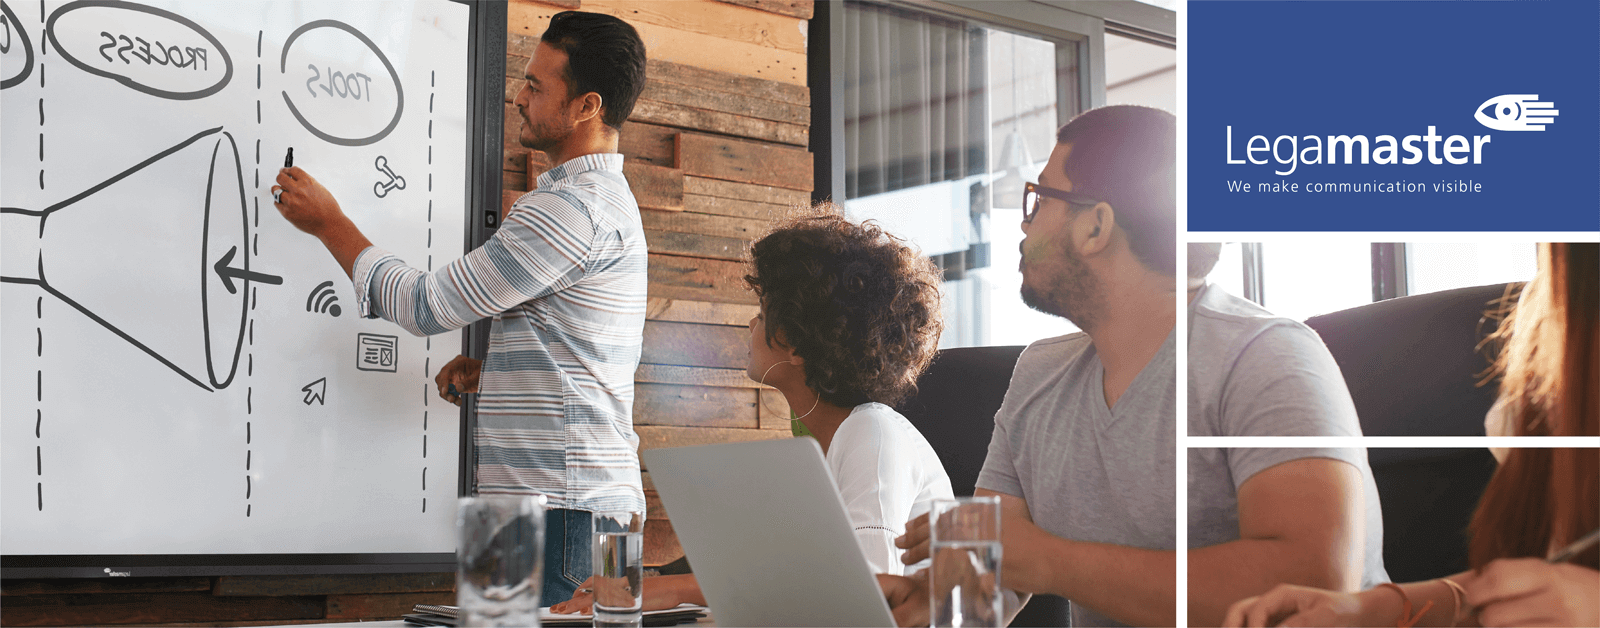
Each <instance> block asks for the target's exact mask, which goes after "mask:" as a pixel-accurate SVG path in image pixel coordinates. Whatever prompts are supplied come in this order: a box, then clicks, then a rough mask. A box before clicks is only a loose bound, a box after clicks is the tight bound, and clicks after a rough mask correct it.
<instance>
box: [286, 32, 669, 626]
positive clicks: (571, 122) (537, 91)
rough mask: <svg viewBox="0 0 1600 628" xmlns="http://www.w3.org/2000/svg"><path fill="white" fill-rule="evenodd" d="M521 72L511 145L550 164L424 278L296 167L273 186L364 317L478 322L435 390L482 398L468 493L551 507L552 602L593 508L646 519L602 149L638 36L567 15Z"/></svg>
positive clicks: (634, 296)
mask: <svg viewBox="0 0 1600 628" xmlns="http://www.w3.org/2000/svg"><path fill="white" fill-rule="evenodd" d="M525 73H526V79H527V84H526V85H525V86H524V87H523V88H522V90H521V91H520V92H518V94H517V97H516V101H515V104H516V107H517V111H518V112H519V113H520V114H521V116H522V130H521V132H520V134H519V135H518V141H519V142H520V143H521V144H522V145H523V146H526V147H528V148H532V149H534V150H539V151H543V152H544V153H546V154H547V155H549V157H550V160H551V162H552V163H555V164H558V165H556V166H555V167H554V168H551V169H550V170H549V171H547V172H545V173H544V174H542V175H540V176H539V179H538V186H537V188H536V189H534V190H533V191H532V192H529V193H528V194H526V195H524V196H523V197H522V198H520V199H518V200H517V202H516V203H515V204H513V205H512V206H511V208H510V210H508V212H507V213H506V215H505V218H504V220H503V221H502V223H501V227H500V229H499V230H498V231H496V232H495V234H494V235H493V236H491V237H490V238H489V240H488V241H487V242H486V243H484V245H483V246H482V247H480V248H478V249H475V250H473V251H471V252H470V253H468V254H467V255H466V256H465V257H463V258H461V259H459V260H456V261H454V262H452V263H450V264H448V265H446V266H445V267H444V268H442V269H440V270H438V271H436V272H433V273H427V272H423V271H421V270H418V269H415V268H412V267H409V266H407V265H406V264H405V263H404V262H402V261H401V260H400V259H399V258H397V257H395V256H394V255H391V254H389V253H387V252H385V251H384V250H382V249H379V248H377V247H375V246H373V245H372V243H371V242H370V241H368V240H367V238H366V236H364V235H362V233H361V231H360V230H359V229H358V228H356V226H355V224H354V223H353V222H351V221H350V219H349V218H348V217H346V216H345V215H344V213H343V212H342V211H341V210H340V209H339V204H338V203H337V202H336V201H335V200H334V199H333V196H332V195H331V194H329V192H328V191H327V189H325V188H323V187H322V185H321V184H319V183H317V182H316V180H315V179H313V178H312V177H311V176H310V175H309V174H307V173H306V172H305V171H303V170H301V169H299V168H285V169H283V170H281V171H280V172H279V174H278V178H277V182H278V186H274V189H273V191H274V192H278V191H279V189H280V188H281V194H280V196H279V201H278V203H277V207H278V211H279V212H280V213H282V214H283V217H284V218H286V219H288V221H289V222H290V223H292V224H293V225H294V226H295V227H296V228H298V229H300V230H301V231H305V232H306V233H309V234H311V235H314V236H317V238H318V239H320V240H322V243H323V244H324V245H326V246H327V247H328V251H329V252H330V253H332V254H333V257H334V259H336V260H337V261H338V262H339V265H340V266H342V267H343V268H344V270H345V272H346V273H347V274H349V275H350V277H351V280H352V281H353V282H354V286H355V293H356V295H357V299H356V300H357V302H358V308H359V311H360V313H361V315H362V316H365V317H368V318H377V317H381V318H384V319H386V320H389V321H393V322H395V323H397V324H399V325H400V326H401V327H404V328H406V330H408V331H410V332H411V333H413V334H417V335H426V334H437V333H443V332H447V331H450V330H454V329H460V328H461V327H464V326H466V325H467V324H469V323H472V322H473V321H476V320H479V319H482V318H486V317H488V318H492V319H493V322H492V324H491V326H490V332H489V351H488V355H487V356H486V360H484V361H481V362H480V361H478V360H474V359H471V358H468V357H466V356H458V357H456V358H455V359H454V360H452V361H451V362H450V363H449V364H448V365H446V366H445V367H444V368H443V369H441V370H440V372H439V374H438V376H437V377H436V378H435V382H436V383H437V385H438V387H439V395H440V396H441V397H444V398H445V399H446V400H448V401H450V402H452V403H457V404H459V403H460V393H477V394H478V395H479V397H478V428H477V431H476V433H474V434H473V440H474V444H475V445H476V450H477V460H476V466H475V474H476V475H475V478H474V483H475V485H476V487H477V492H479V493H483V494H488V493H501V494H540V495H544V496H545V497H546V498H547V499H548V500H549V502H548V506H549V510H548V511H547V512H546V531H545V554H544V556H545V559H544V564H545V576H544V590H543V592H542V598H541V599H544V600H565V599H567V598H570V597H572V593H573V591H574V590H575V589H576V588H577V585H578V584H579V583H580V582H582V581H583V580H584V579H585V578H588V577H589V575H590V574H589V570H590V566H589V554H590V548H589V534H590V532H589V525H590V524H589V520H590V516H591V513H594V512H598V511H606V510H628V511H634V512H644V510H645V503H644V491H643V489H642V488H641V486H640V475H639V459H638V454H637V450H638V444H639V439H638V436H637V435H635V433H634V431H633V420H632V407H633V374H634V371H635V370H636V369H637V368H638V365H639V351H640V345H641V343H642V339H643V331H644V315H645V293H646V285H647V278H646V262H647V257H646V249H645V239H644V230H643V227H642V226H641V224H640V218H639V207H638V203H637V202H635V200H634V197H633V193H632V192H631V191H630V190H629V188H628V182H627V181H626V180H625V179H623V176H622V155H620V154H618V153H617V141H618V136H619V130H620V129H621V127H622V123H623V121H625V120H627V118H628V114H629V113H630V112H631V111H632V110H633V105H634V101H635V100H636V99H637V98H638V96H639V93H640V92H641V91H643V89H644V82H645V50H644V43H643V42H642V41H641V40H640V39H639V35H638V33H637V32H636V31H635V30H634V29H633V27H631V26H629V25H628V24H627V23H625V22H623V21H622V20H619V19H617V18H615V17H612V16H609V15H602V14H596V13H583V12H577V11H565V12H562V13H558V14H556V15H555V16H553V17H552V18H551V19H550V26H549V28H548V30H546V31H545V32H544V35H543V36H542V38H541V41H540V43H539V45H538V47H537V49H536V50H535V51H534V54H533V57H532V58H531V59H529V60H528V65H527V68H526V70H525ZM451 386H454V389H455V391H459V392H458V393H457V394H452V391H451V390H450V387H451Z"/></svg>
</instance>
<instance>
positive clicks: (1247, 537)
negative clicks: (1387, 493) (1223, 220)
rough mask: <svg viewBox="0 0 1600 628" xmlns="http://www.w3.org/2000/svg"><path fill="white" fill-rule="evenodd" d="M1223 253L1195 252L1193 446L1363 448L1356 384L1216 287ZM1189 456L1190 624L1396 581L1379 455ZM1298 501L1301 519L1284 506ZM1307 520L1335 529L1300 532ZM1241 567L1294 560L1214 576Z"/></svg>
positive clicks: (1290, 325)
mask: <svg viewBox="0 0 1600 628" xmlns="http://www.w3.org/2000/svg"><path fill="white" fill-rule="evenodd" d="M1219 252H1220V245H1216V244H1200V243H1195V244H1190V245H1189V263H1188V275H1189V291H1188V292H1189V294H1188V297H1189V307H1188V319H1189V320H1188V326H1189V413H1188V414H1189V417H1188V423H1189V435H1190V436H1360V435H1361V424H1360V423H1359V422H1358V421H1357V420H1356V409H1355V404H1354V403H1353V402H1352V401H1351V400H1350V392H1349V390H1348V389H1347V388H1346V387H1345V383H1344V376H1343V375H1342V374H1341V373H1340V372H1339V365H1338V364H1336V363H1335V362H1334V361H1333V356H1332V355H1331V354H1329V353H1328V348H1327V347H1326V346H1324V345H1323V344H1322V339H1321V338H1320V337H1318V336H1317V333H1316V332H1315V331H1312V330H1311V328H1310V327H1307V326H1305V325H1304V324H1301V323H1300V322H1298V321H1294V320H1291V319H1287V318H1283V317H1279V316H1274V315H1273V314H1271V313H1270V312H1268V311H1266V310H1265V309H1262V308H1261V306H1259V305H1256V304H1255V303H1252V302H1250V301H1247V300H1244V299H1241V298H1239V297H1235V296H1233V295H1230V294H1228V293H1226V292H1224V291H1223V290H1222V289H1221V288H1220V287H1218V286H1216V285H1214V284H1208V283H1206V281H1205V277H1206V275H1208V274H1209V273H1210V271H1211V268H1212V267H1213V266H1214V265H1215V264H1216V261H1217V256H1218V253H1219ZM1188 454H1189V622H1190V623H1191V624H1196V625H1208V626H1210V625H1217V624H1219V623H1220V622H1221V621H1222V619H1223V615H1224V614H1225V613H1226V612H1227V610H1228V604H1229V602H1227V598H1230V597H1239V598H1241V599H1242V598H1244V597H1249V596H1251V595H1259V594H1261V593H1262V592H1264V591H1266V590H1267V589H1269V588H1271V587H1272V586H1273V585H1274V584H1277V583H1279V582H1287V583H1291V584H1304V583H1306V582H1323V583H1327V584H1326V585H1315V586H1319V587H1322V588H1329V589H1336V590H1345V591H1355V590H1363V589H1369V588H1372V587H1374V586H1377V585H1378V584H1380V583H1383V582H1388V581H1389V577H1388V574H1387V573H1385V571H1384V568H1383V513H1382V510H1381V509H1380V507H1379V505H1378V491H1377V486H1376V485H1375V484H1374V483H1373V479H1372V470H1371V468H1369V467H1368V466H1367V453H1366V450H1364V449H1328V448H1312V447H1306V448H1294V449H1284V448H1268V447H1260V448H1255V447H1252V448H1233V449H1218V448H1205V449H1200V448H1191V449H1189V452H1188ZM1286 500H1292V502H1290V503H1292V507H1288V508H1285V507H1283V504H1284V503H1286ZM1307 520H1310V521H1321V522H1330V523H1334V524H1335V525H1315V526H1306V525H1302V524H1301V523H1300V522H1303V521H1307ZM1319 548H1322V549H1319ZM1328 550H1332V551H1328ZM1240 555H1244V556H1253V557H1255V560H1260V561H1271V559H1272V557H1274V556H1277V557H1282V558H1289V559H1291V560H1287V561H1282V560H1278V561H1271V567H1270V568H1266V569H1258V570H1255V571H1253V572H1249V573H1241V574H1237V575H1236V576H1234V577H1230V578H1214V577H1210V576H1211V575H1212V574H1213V573H1215V572H1214V571H1211V568H1212V567H1213V565H1215V564H1216V563H1217V562H1219V561H1231V560H1238V559H1239V558H1238V557H1239V556H1240Z"/></svg>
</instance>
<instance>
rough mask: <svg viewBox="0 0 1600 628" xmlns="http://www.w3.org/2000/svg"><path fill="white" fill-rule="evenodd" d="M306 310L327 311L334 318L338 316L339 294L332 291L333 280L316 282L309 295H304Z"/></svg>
mask: <svg viewBox="0 0 1600 628" xmlns="http://www.w3.org/2000/svg"><path fill="white" fill-rule="evenodd" d="M306 311H307V312H318V313H322V312H327V313H328V314H331V315H333V316H334V317H335V318H337V317H338V316H339V295H336V294H334V293H333V282H332V281H324V282H322V283H319V284H317V288H316V289H315V290H312V291H311V296H308V297H306Z"/></svg>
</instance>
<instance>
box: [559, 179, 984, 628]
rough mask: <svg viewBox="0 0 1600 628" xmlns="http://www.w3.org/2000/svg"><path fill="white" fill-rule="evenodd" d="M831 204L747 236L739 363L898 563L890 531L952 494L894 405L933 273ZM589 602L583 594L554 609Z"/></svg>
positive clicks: (933, 345)
mask: <svg viewBox="0 0 1600 628" xmlns="http://www.w3.org/2000/svg"><path fill="white" fill-rule="evenodd" d="M840 213H841V212H840V211H839V208H838V207H837V206H836V205H833V204H832V203H821V204H818V205H817V206H816V207H814V208H812V209H811V210H810V211H806V212H803V213H801V214H800V215H798V216H795V217H793V218H791V219H790V220H788V221H786V222H784V223H783V224H781V225H779V226H778V227H777V228H775V229H773V230H772V231H771V232H770V233H768V234H767V235H766V236H765V237H763V238H761V239H760V240H759V241H757V242H756V243H755V244H754V245H752V246H751V249H750V274H749V275H746V276H745V282H746V283H748V284H749V285H750V288H751V289H752V290H754V291H755V293H756V295H757V296H759V297H760V298H761V313H760V314H758V315H756V317H755V318H753V319H751V320H750V362H749V364H748V366H747V367H746V370H745V372H746V373H747V374H748V375H749V376H750V379H753V380H756V381H758V382H761V383H764V384H766V385H768V386H772V387H774V388H776V389H778V391H779V392H781V393H782V394H783V396H784V398H785V399H786V400H788V402H789V408H790V409H791V411H792V413H793V416H795V419H794V420H798V421H799V422H801V423H802V424H804V425H805V427H806V429H807V430H809V431H810V432H811V434H812V436H814V437H815V438H816V439H817V443H818V444H819V445H821V446H822V451H823V453H824V454H825V455H826V457H827V461H828V468H829V470H830V471H832V472H833V477H834V481H835V482H836V483H837V484H838V486H837V488H838V489H839V494H840V496H841V497H843V498H844V503H845V509H846V511H847V512H848V513H849V515H850V521H851V523H852V524H853V525H854V526H855V530H856V540H857V542H858V543H860V545H861V549H862V551H863V552H865V553H866V556H867V562H868V563H869V564H871V566H872V568H873V570H874V571H876V572H878V573H888V574H894V575H899V574H901V573H902V572H903V570H904V569H905V565H903V564H902V563H901V562H900V553H901V551H902V550H900V549H899V548H896V547H895V546H894V538H895V537H896V536H899V535H900V534H901V533H902V532H904V526H905V522H906V521H910V520H911V519H913V518H915V517H917V516H918V515H921V514H923V513H925V512H927V511H928V509H929V506H930V505H931V504H932V501H933V500H935V499H950V498H951V497H952V492H951V489H950V478H949V476H947V475H945V472H944V466H943V465H942V464H941V463H940V462H939V457H938V455H936V454H935V453H934V452H933V448H932V447H931V446H930V445H928V441H927V440H925V439H924V438H923V437H922V434H921V433H920V432H918V431H917V428H916V427H914V426H912V425H911V423H910V422H909V421H907V420H906V418H905V417H903V416H900V414H899V413H897V412H895V411H894V409H893V408H891V407H890V406H892V405H893V404H895V403H898V402H899V401H901V400H903V399H905V398H906V397H907V396H908V395H909V394H911V393H912V392H913V391H915V390H916V382H917V377H918V376H920V375H921V374H922V371H923V370H924V369H926V368H927V366H928V363H929V362H931V361H932V360H933V356H934V352H935V351H936V350H937V348H938V344H939V332H940V331H941V330H942V328H943V323H942V322H941V320H940V305H939V283H940V278H939V275H938V274H937V272H936V271H935V269H934V266H933V264H932V263H931V262H929V261H928V260H927V259H926V258H923V257H921V256H920V255H918V254H917V252H916V251H914V250H912V249H910V248H909V247H907V246H906V245H905V244H904V243H903V242H902V241H901V240H899V239H898V238H896V237H894V236H892V235H889V234H887V233H884V231H883V230H882V229H880V228H878V227H877V226H876V225H874V224H870V223H868V224H856V223H852V222H850V221H849V220H846V219H845V218H844V217H842V216H841V215H840ZM580 591H581V589H580ZM644 597H645V599H644V608H645V609H647V610H651V609H659V608H671V607H673V606H676V605H678V604H679V603H682V602H689V603H693V604H704V603H705V600H704V598H703V597H702V596H701V594H700V589H699V586H698V584H697V583H696V582H695V580H694V576H693V575H677V576H660V577H656V578H650V579H649V580H647V581H646V582H645V586H644ZM589 604H590V599H589V596H588V595H587V594H585V593H581V592H580V593H578V594H577V595H575V596H573V598H572V600H570V601H568V602H563V603H561V604H557V605H556V606H555V608H554V609H553V610H555V611H556V612H562V613H571V612H580V611H583V610H585V609H586V608H587V607H588V605H589Z"/></svg>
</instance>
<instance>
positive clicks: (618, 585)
mask: <svg viewBox="0 0 1600 628" xmlns="http://www.w3.org/2000/svg"><path fill="white" fill-rule="evenodd" d="M593 522H594V524H593V530H594V535H593V537H592V538H593V539H594V554H593V561H592V562H593V565H594V573H593V575H594V580H592V581H591V582H590V585H591V586H593V587H594V625H595V628H630V627H631V628H637V627H638V626H640V625H641V621H642V615H641V611H642V610H643V609H644V589H643V580H644V513H642V512H597V513H594V518H593Z"/></svg>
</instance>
